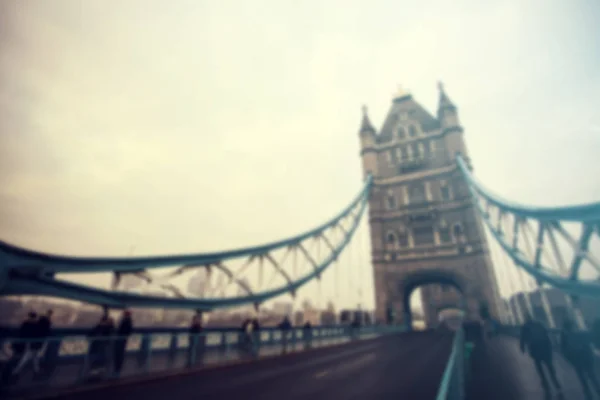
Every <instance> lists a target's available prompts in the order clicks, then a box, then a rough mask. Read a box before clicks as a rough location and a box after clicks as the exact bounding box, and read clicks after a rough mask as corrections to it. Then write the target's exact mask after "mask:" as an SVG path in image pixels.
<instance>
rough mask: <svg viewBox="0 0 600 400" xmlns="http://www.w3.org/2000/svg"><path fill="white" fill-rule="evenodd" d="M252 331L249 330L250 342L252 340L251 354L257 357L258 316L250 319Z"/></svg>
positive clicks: (258, 349) (258, 342) (258, 348)
mask: <svg viewBox="0 0 600 400" xmlns="http://www.w3.org/2000/svg"><path fill="white" fill-rule="evenodd" d="M251 324H252V331H251V334H250V335H251V342H252V349H251V351H252V355H253V356H254V357H258V353H259V351H260V323H259V322H258V318H253V319H252V322H251Z"/></svg>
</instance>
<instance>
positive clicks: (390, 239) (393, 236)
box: [385, 231, 396, 246]
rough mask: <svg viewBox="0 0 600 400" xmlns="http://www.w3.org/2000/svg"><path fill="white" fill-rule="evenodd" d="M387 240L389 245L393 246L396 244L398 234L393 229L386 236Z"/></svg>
mask: <svg viewBox="0 0 600 400" xmlns="http://www.w3.org/2000/svg"><path fill="white" fill-rule="evenodd" d="M385 241H386V243H387V244H388V246H393V245H394V244H396V234H395V233H394V232H391V231H390V232H388V233H387V235H386V236H385Z"/></svg>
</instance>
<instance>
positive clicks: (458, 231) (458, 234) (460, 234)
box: [452, 224, 463, 237]
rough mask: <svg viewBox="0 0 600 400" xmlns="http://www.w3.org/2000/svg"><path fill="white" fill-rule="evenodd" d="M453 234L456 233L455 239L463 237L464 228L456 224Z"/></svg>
mask: <svg viewBox="0 0 600 400" xmlns="http://www.w3.org/2000/svg"><path fill="white" fill-rule="evenodd" d="M452 232H453V233H454V236H455V237H459V236H462V234H463V229H462V226H461V225H460V224H454V227H453V228H452Z"/></svg>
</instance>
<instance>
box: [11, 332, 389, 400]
mask: <svg viewBox="0 0 600 400" xmlns="http://www.w3.org/2000/svg"><path fill="white" fill-rule="evenodd" d="M392 335H393V334H391V335H382V336H376V337H372V338H367V339H361V340H360V342H363V343H364V342H369V341H372V340H375V339H380V338H382V337H385V336H392ZM351 344H355V343H353V342H346V343H337V344H332V345H329V346H323V347H313V348H311V349H307V350H300V351H295V352H292V353H287V354H273V355H265V356H263V357H260V358H258V359H247V360H233V361H226V362H223V363H219V364H215V365H202V366H198V367H194V368H185V369H177V370H175V371H165V372H157V373H149V374H144V375H138V376H131V377H128V378H121V379H108V380H105V381H102V382H98V383H91V384H84V385H83V386H74V387H65V388H62V389H58V388H57V389H54V390H53V389H46V388H44V390H45V393H44V394H24V395H22V396H19V395H16V396H15V397H14V398H15V399H16V398H18V399H19V400H54V399H56V400H59V399H62V398H63V396H69V395H74V394H81V393H86V392H94V391H97V390H104V389H107V388H115V387H127V386H132V385H136V384H140V383H144V382H156V381H166V380H169V379H173V378H179V377H184V376H189V375H193V374H197V373H200V372H202V371H209V370H210V371H213V370H219V369H228V368H233V367H238V366H240V365H246V364H250V363H260V362H261V361H266V360H271V359H274V358H279V359H282V358H293V357H294V356H298V355H301V354H307V353H316V352H319V351H321V350H326V349H334V348H337V347H343V346H349V345H351ZM49 391H50V392H51V393H48V392H49ZM9 399H10V398H9Z"/></svg>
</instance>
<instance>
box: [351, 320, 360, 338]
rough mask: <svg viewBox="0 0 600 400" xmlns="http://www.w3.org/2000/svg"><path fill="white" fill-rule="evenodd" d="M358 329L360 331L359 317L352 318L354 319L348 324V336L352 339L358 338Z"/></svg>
mask: <svg viewBox="0 0 600 400" xmlns="http://www.w3.org/2000/svg"><path fill="white" fill-rule="evenodd" d="M359 331H360V319H358V318H354V320H353V321H352V323H351V324H350V338H351V339H352V340H356V339H358V334H359Z"/></svg>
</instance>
